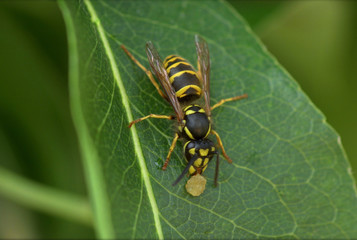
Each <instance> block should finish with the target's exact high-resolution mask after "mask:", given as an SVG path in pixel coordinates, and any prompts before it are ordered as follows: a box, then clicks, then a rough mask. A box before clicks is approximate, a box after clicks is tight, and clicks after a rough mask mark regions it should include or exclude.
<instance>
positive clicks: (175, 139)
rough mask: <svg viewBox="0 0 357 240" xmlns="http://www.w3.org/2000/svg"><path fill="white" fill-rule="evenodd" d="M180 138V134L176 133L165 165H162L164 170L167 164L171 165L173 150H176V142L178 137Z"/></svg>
mask: <svg viewBox="0 0 357 240" xmlns="http://www.w3.org/2000/svg"><path fill="white" fill-rule="evenodd" d="M178 138H179V135H178V134H177V133H175V137H174V140H172V143H171V147H170V150H169V153H168V154H167V157H166V161H165V163H164V166H163V167H162V170H166V168H167V165H169V162H170V157H171V153H172V152H173V151H174V149H175V146H176V142H177V139H178Z"/></svg>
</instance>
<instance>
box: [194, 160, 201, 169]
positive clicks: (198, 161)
mask: <svg viewBox="0 0 357 240" xmlns="http://www.w3.org/2000/svg"><path fill="white" fill-rule="evenodd" d="M201 164H202V158H197V160H196V161H195V162H194V163H193V165H194V166H195V167H200V166H201Z"/></svg>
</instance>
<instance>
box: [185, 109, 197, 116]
mask: <svg viewBox="0 0 357 240" xmlns="http://www.w3.org/2000/svg"><path fill="white" fill-rule="evenodd" d="M194 113H196V111H193V110H188V111H186V112H185V115H191V114H194Z"/></svg>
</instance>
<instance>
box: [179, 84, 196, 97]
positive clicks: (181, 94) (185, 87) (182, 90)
mask: <svg viewBox="0 0 357 240" xmlns="http://www.w3.org/2000/svg"><path fill="white" fill-rule="evenodd" d="M189 88H193V89H195V90H196V91H197V92H198V95H201V88H200V87H199V86H197V85H187V86H184V87H183V88H181V89H180V90H178V91H177V92H176V97H184V96H183V93H184V92H186V91H187V90H188V89H189Z"/></svg>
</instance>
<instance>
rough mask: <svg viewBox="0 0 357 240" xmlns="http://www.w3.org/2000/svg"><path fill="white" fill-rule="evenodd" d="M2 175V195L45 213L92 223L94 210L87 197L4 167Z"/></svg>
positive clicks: (0, 191) (0, 189)
mask: <svg viewBox="0 0 357 240" xmlns="http://www.w3.org/2000/svg"><path fill="white" fill-rule="evenodd" d="M0 176H1V178H0V195H2V196H4V197H6V198H8V199H10V200H13V201H14V202H16V203H19V204H21V205H23V206H26V207H29V208H33V209H35V210H38V211H41V212H44V213H48V214H52V215H55V216H59V217H63V218H66V219H69V220H73V221H76V222H78V223H82V224H85V225H90V226H91V225H92V212H91V209H90V205H89V202H88V201H87V199H86V198H84V197H82V196H79V195H75V194H72V193H67V192H64V191H61V190H57V189H54V188H51V187H48V186H45V185H43V184H40V183H36V182H34V181H31V180H29V179H26V178H24V177H21V176H19V175H17V174H15V173H13V172H11V171H9V170H6V169H5V168H3V167H0Z"/></svg>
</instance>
